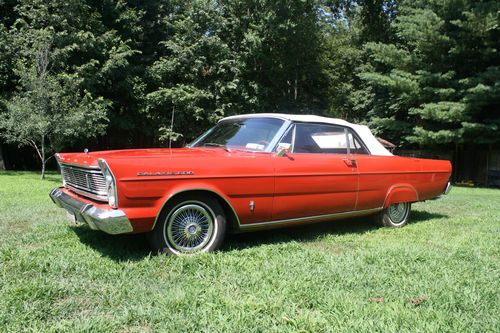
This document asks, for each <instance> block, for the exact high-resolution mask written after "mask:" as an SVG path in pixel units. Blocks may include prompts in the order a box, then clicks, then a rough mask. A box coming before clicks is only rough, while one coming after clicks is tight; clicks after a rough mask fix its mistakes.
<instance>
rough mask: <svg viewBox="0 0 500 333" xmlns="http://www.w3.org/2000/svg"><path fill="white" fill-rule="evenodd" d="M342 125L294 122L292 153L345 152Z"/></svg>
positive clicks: (345, 145) (344, 135) (344, 133)
mask: <svg viewBox="0 0 500 333" xmlns="http://www.w3.org/2000/svg"><path fill="white" fill-rule="evenodd" d="M345 131H346V130H345V129H344V128H343V127H340V126H335V125H324V124H302V123H299V124H296V125H295V142H294V144H293V152H294V153H313V154H347V140H346V139H347V136H346V132H345Z"/></svg>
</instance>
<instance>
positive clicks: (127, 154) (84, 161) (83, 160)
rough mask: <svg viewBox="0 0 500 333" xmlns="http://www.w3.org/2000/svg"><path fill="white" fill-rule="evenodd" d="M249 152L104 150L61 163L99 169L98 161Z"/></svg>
mask: <svg viewBox="0 0 500 333" xmlns="http://www.w3.org/2000/svg"><path fill="white" fill-rule="evenodd" d="M253 154H255V153H253V152H248V151H240V150H233V151H231V152H227V151H225V150H224V149H222V148H172V149H169V148H150V149H124V150H103V151H96V152H89V153H59V154H57V157H58V160H59V161H60V162H61V163H68V164H76V165H82V166H87V167H97V166H98V164H97V160H98V159H99V158H103V159H105V160H109V159H113V160H115V159H150V158H159V157H161V158H193V157H197V158H200V157H221V156H230V155H253Z"/></svg>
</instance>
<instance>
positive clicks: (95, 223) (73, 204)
mask: <svg viewBox="0 0 500 333" xmlns="http://www.w3.org/2000/svg"><path fill="white" fill-rule="evenodd" d="M49 195H50V198H51V199H52V201H53V202H54V203H55V204H56V205H57V206H59V207H61V208H64V209H66V211H67V212H68V213H69V214H71V215H72V216H74V217H75V220H76V221H78V222H81V223H85V224H87V225H88V226H89V227H90V228H91V229H93V230H101V231H104V232H105V233H108V234H111V235H117V234H124V233H128V232H132V231H133V230H134V229H133V228H132V225H131V224H130V221H129V219H128V218H127V215H125V213H124V212H123V211H121V210H118V209H111V208H110V209H102V208H97V207H95V206H94V205H92V204H88V203H85V202H82V201H80V200H78V199H75V198H73V197H72V196H70V195H68V194H66V193H65V192H63V191H62V190H61V188H59V187H56V188H55V189H53V190H52V191H51V192H50V194H49Z"/></svg>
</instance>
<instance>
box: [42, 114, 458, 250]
mask: <svg viewBox="0 0 500 333" xmlns="http://www.w3.org/2000/svg"><path fill="white" fill-rule="evenodd" d="M57 159H58V163H59V166H60V169H61V173H62V179H63V185H64V186H63V187H60V188H55V189H54V190H52V192H51V193H50V197H51V198H52V200H53V201H54V203H55V204H57V205H58V206H60V207H62V208H64V209H65V210H66V211H67V212H68V213H69V215H70V217H71V218H72V219H74V220H76V221H79V222H82V223H85V224H88V225H89V226H90V228H92V229H95V230H101V231H104V232H106V233H109V234H120V233H142V232H146V233H148V238H149V240H150V242H151V244H152V246H153V247H154V248H155V249H157V250H158V251H161V252H165V253H170V254H176V255H177V254H189V253H196V252H206V251H213V250H216V249H217V248H218V247H219V246H220V245H221V243H222V241H223V239H224V235H225V233H226V231H234V232H245V231H251V230H260V229H267V228H275V227H281V226H289V225H297V224H305V223H312V222H318V221H326V220H333V219H338V218H345V217H352V216H363V215H374V216H376V218H377V219H378V220H379V222H380V223H381V224H382V225H384V226H387V227H401V226H403V225H405V224H406V223H407V221H408V217H409V214H410V207H411V203H412V202H416V201H422V200H427V199H432V198H435V197H438V196H440V195H441V194H443V193H447V192H448V191H449V189H450V183H449V178H450V173H451V165H450V162H449V161H439V160H427V159H417V158H405V157H399V156H394V155H392V154H391V153H390V152H389V151H387V150H386V149H385V148H384V147H383V146H382V145H381V144H380V143H379V142H378V141H377V139H376V138H375V137H374V136H373V134H372V133H371V132H370V130H369V129H368V127H366V126H361V125H355V124H351V123H349V122H346V121H343V120H339V119H332V118H325V117H319V116H310V115H287V114H249V115H241V116H233V117H228V118H224V119H222V120H221V121H219V123H218V124H217V125H216V126H214V127H213V128H212V129H210V130H209V131H207V132H206V133H205V134H203V135H201V136H200V137H199V138H198V139H197V140H195V141H194V142H193V143H191V144H190V145H189V146H187V147H186V148H177V149H164V148H158V149H133V150H115V151H97V152H90V153H89V152H88V151H87V152H84V153H60V154H58V155H57Z"/></svg>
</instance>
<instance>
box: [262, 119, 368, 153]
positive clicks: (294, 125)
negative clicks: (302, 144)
mask: <svg viewBox="0 0 500 333" xmlns="http://www.w3.org/2000/svg"><path fill="white" fill-rule="evenodd" d="M297 124H312V125H326V126H336V127H340V128H343V129H344V131H346V132H345V135H346V142H347V143H348V136H347V135H348V133H349V132H350V133H352V135H353V137H355V138H356V139H357V140H358V142H359V143H360V144H361V145H362V146H363V148H364V149H365V150H366V152H367V154H359V155H372V153H371V151H370V149H368V147H367V146H366V144H365V143H364V142H363V140H361V137H360V136H359V135H358V133H356V131H355V130H354V129H352V128H351V127H349V126H344V125H337V124H329V123H318V122H307V121H293V122H292V121H290V124H289V127H290V130H292V126H293V131H294V132H293V138H292V150H291V151H290V153H294V151H293V150H294V148H295V131H296V128H297V126H296V125H297ZM287 130H288V128H287ZM287 132H288V131H286V132H285V133H284V134H283V135H282V136H281V137H280V139H279V140H278V141H277V142H276V145H275V146H274V147H273V149H272V150H271V151H276V149H277V148H278V144H279V142H280V141H281V139H282V138H283V137H284V136H285V135H286V134H287ZM347 151H348V153H347V155H350V152H349V151H350V149H349V145H347ZM295 154H315V153H295ZM317 154H330V155H345V154H334V153H317Z"/></svg>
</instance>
